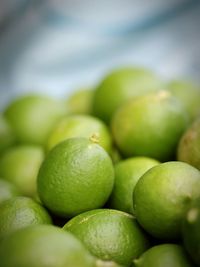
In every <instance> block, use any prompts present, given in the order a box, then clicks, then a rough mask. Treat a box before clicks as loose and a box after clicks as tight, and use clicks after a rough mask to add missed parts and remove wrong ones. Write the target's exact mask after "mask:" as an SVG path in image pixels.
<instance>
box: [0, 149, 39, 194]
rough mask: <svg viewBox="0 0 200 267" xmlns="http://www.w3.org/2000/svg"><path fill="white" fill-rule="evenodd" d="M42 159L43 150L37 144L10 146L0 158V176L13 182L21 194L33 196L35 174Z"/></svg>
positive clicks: (35, 186)
mask: <svg viewBox="0 0 200 267" xmlns="http://www.w3.org/2000/svg"><path fill="white" fill-rule="evenodd" d="M43 159H44V152H43V149H42V148H41V147H39V146H33V145H23V146H16V147H12V148H10V149H9V150H7V151H6V152H5V153H4V155H3V156H2V157H1V159H0V176H1V177H2V178H4V179H5V180H8V181H10V182H12V183H13V184H15V185H16V186H17V188H18V189H19V190H20V192H21V194H23V195H26V196H35V195H36V192H37V183H36V179H37V174H38V171H39V168H40V165H41V163H42V161H43Z"/></svg>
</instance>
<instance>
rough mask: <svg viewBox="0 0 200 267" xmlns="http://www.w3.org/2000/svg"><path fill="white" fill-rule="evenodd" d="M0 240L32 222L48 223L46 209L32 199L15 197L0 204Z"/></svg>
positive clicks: (48, 218) (49, 220) (49, 219)
mask: <svg viewBox="0 0 200 267" xmlns="http://www.w3.org/2000/svg"><path fill="white" fill-rule="evenodd" d="M0 217H1V220H0V241H2V240H3V239H5V238H6V237H7V236H8V235H10V234H11V233H13V232H15V231H16V230H18V229H21V228H24V227H26V226H29V225H34V224H50V223H51V217H50V216H49V214H48V213H47V211H46V210H45V209H44V208H43V207H42V206H41V205H40V204H38V203H36V202H35V201H34V200H33V199H31V198H28V197H15V198H11V199H9V200H6V201H4V202H3V203H2V204H1V205H0Z"/></svg>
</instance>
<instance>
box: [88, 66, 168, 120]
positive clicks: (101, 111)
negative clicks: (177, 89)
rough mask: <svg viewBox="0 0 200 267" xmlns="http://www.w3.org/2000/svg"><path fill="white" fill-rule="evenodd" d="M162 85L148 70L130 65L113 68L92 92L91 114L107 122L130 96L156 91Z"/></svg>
mask: <svg viewBox="0 0 200 267" xmlns="http://www.w3.org/2000/svg"><path fill="white" fill-rule="evenodd" d="M162 86H163V85H162V82H161V81H160V79H159V78H158V77H157V76H156V75H155V74H154V73H153V72H152V71H150V70H147V69H143V68H132V67H130V68H122V69H118V70H114V71H113V72H111V73H110V74H108V75H107V76H106V77H105V78H104V79H103V81H102V82H101V83H100V84H99V86H98V87H97V88H96V90H95V92H94V98H93V114H94V115H96V116H97V117H99V118H100V119H102V120H103V121H105V122H106V123H109V122H110V120H111V118H112V115H113V113H114V112H115V110H116V109H117V108H118V107H119V106H120V105H121V104H122V103H124V102H125V101H126V100H128V99H129V98H130V97H136V96H138V95H144V94H146V93H147V92H152V91H157V90H159V89H160V88H162Z"/></svg>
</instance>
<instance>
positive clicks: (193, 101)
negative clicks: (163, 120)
mask: <svg viewBox="0 0 200 267" xmlns="http://www.w3.org/2000/svg"><path fill="white" fill-rule="evenodd" d="M168 89H169V90H170V91H171V92H172V94H173V95H175V96H176V97H177V98H178V99H180V101H181V102H182V103H183V105H184V106H185V108H186V110H187V111H188V113H189V114H190V117H191V120H193V119H194V118H196V117H197V116H198V115H200V105H199V103H200V86H197V85H195V84H193V83H191V82H187V81H172V82H170V83H169V84H168Z"/></svg>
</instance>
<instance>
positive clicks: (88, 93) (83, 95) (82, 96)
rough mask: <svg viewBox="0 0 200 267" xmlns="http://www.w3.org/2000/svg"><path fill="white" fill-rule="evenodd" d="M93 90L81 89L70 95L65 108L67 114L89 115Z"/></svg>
mask: <svg viewBox="0 0 200 267" xmlns="http://www.w3.org/2000/svg"><path fill="white" fill-rule="evenodd" d="M93 95H94V90H92V89H81V90H78V91H75V92H74V93H73V94H71V95H70V96H69V97H68V99H67V101H66V107H67V110H68V112H69V114H91V111H92V101H93Z"/></svg>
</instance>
